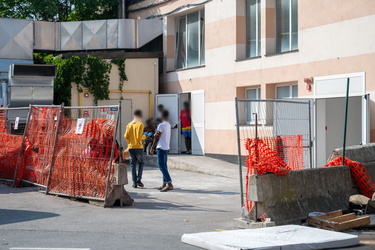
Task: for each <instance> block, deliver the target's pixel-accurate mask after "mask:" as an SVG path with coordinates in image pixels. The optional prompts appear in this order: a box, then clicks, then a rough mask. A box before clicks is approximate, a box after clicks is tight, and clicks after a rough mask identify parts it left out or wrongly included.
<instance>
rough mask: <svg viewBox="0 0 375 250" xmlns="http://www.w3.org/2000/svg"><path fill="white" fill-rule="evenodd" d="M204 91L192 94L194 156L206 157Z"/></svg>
mask: <svg viewBox="0 0 375 250" xmlns="http://www.w3.org/2000/svg"><path fill="white" fill-rule="evenodd" d="M204 106H205V103H204V90H198V91H192V92H191V123H192V126H191V130H192V131H191V132H192V134H191V142H192V154H195V155H204V144H205V138H204V137H205V134H204V129H205V128H204V120H205V119H204V116H205V114H204V112H205V108H204Z"/></svg>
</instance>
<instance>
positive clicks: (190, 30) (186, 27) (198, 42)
mask: <svg viewBox="0 0 375 250" xmlns="http://www.w3.org/2000/svg"><path fill="white" fill-rule="evenodd" d="M204 42H205V39H204V10H200V11H197V12H193V13H189V14H187V15H184V16H180V17H179V18H178V19H177V34H176V69H185V68H191V67H197V66H200V65H204V64H205V55H204Z"/></svg>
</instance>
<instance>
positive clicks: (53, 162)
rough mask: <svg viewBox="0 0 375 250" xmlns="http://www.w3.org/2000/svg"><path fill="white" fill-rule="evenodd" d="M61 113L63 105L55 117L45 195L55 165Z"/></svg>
mask: <svg viewBox="0 0 375 250" xmlns="http://www.w3.org/2000/svg"><path fill="white" fill-rule="evenodd" d="M62 111H63V105H62V104H61V105H60V110H59V115H58V116H57V124H56V129H55V138H54V139H53V148H52V159H51V167H50V169H49V173H48V179H47V185H46V195H47V194H48V191H49V184H50V182H51V174H52V171H53V166H54V165H55V152H56V144H57V140H58V133H59V127H60V120H61V116H62Z"/></svg>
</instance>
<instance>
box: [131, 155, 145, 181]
mask: <svg viewBox="0 0 375 250" xmlns="http://www.w3.org/2000/svg"><path fill="white" fill-rule="evenodd" d="M129 155H130V166H131V168H132V179H133V184H137V182H140V181H141V180H142V173H143V164H144V162H143V148H136V149H134V148H133V149H129ZM137 163H138V174H137Z"/></svg>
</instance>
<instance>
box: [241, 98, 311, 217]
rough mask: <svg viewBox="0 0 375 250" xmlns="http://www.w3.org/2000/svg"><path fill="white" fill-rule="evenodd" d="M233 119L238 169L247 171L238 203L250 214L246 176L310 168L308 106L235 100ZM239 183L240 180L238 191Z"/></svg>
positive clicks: (297, 102) (293, 102)
mask: <svg viewBox="0 0 375 250" xmlns="http://www.w3.org/2000/svg"><path fill="white" fill-rule="evenodd" d="M236 117H237V137H238V138H237V139H238V152H239V153H238V154H239V155H238V159H239V166H240V169H242V166H243V165H244V166H245V167H246V168H247V171H246V176H245V179H244V180H245V194H243V192H241V195H242V197H241V198H242V199H241V200H242V205H243V206H245V207H246V208H247V210H248V211H250V210H251V208H252V207H253V203H252V201H251V197H249V183H248V181H249V177H250V175H254V174H265V173H269V172H271V173H274V174H278V175H286V174H288V172H289V171H292V170H301V169H305V168H311V166H312V150H311V111H310V102H309V101H308V100H236ZM240 172H241V171H240ZM241 173H242V172H241ZM242 181H243V180H242V178H241V190H243V183H242ZM244 199H246V202H245V201H244Z"/></svg>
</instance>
